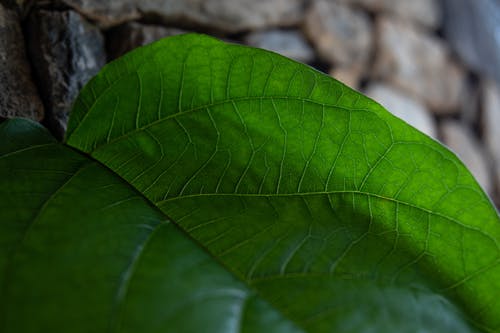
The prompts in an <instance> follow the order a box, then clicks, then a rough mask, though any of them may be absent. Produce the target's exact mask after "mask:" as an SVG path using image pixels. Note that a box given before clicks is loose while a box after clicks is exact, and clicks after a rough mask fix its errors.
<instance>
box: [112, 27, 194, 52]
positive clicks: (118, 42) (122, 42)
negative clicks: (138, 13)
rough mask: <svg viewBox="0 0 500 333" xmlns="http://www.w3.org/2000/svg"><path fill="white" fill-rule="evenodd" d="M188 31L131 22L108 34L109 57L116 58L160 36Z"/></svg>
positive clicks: (113, 29)
mask: <svg viewBox="0 0 500 333" xmlns="http://www.w3.org/2000/svg"><path fill="white" fill-rule="evenodd" d="M186 32H187V31H185V30H181V29H175V28H165V27H163V26H159V25H147V24H140V23H137V22H129V23H125V24H122V25H120V26H117V27H115V28H112V29H110V30H109V31H108V32H107V34H106V39H107V41H108V45H107V46H108V58H109V59H115V58H118V57H119V56H121V55H123V54H125V53H127V52H129V51H131V50H133V49H135V48H136V47H139V46H143V45H146V44H149V43H152V42H154V41H156V40H158V39H160V38H163V37H168V36H174V35H179V34H182V33H186Z"/></svg>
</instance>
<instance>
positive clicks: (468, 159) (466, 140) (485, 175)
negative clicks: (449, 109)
mask: <svg viewBox="0 0 500 333" xmlns="http://www.w3.org/2000/svg"><path fill="white" fill-rule="evenodd" d="M441 131H442V136H443V141H444V143H445V144H446V145H447V146H448V147H450V149H451V150H452V151H454V152H455V153H456V154H457V155H458V157H460V159H461V160H462V162H464V164H465V165H466V166H467V168H468V169H469V170H470V172H471V173H472V174H473V175H474V177H475V178H476V180H477V182H478V183H479V185H481V187H482V188H483V189H484V191H485V192H486V193H490V194H491V192H492V190H493V187H492V183H491V177H490V172H489V167H488V163H487V159H486V155H485V152H484V150H483V149H482V147H481V145H480V144H479V142H478V140H477V139H476V138H475V137H474V134H473V133H471V132H470V130H469V129H468V128H467V127H465V126H463V125H461V124H460V123H459V122H458V121H455V120H447V121H445V122H443V123H442V124H441Z"/></svg>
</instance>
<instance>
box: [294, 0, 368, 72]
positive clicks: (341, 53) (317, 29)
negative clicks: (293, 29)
mask: <svg viewBox="0 0 500 333" xmlns="http://www.w3.org/2000/svg"><path fill="white" fill-rule="evenodd" d="M304 30H305V33H306V34H307V36H308V37H309V39H310V40H311V41H312V43H313V44H314V45H315V46H316V48H317V50H318V53H319V56H320V57H321V58H323V59H324V60H325V61H327V62H330V63H332V64H334V65H338V66H340V67H351V66H353V65H354V64H358V65H363V64H364V63H366V61H367V60H368V58H369V56H370V54H371V47H372V38H371V24H370V21H369V19H368V16H367V15H366V14H365V13H363V12H361V11H356V10H354V9H352V8H350V7H349V6H346V5H342V4H340V3H337V2H334V1H327V0H316V1H314V2H313V3H312V5H311V7H310V9H309V11H308V13H307V14H306V19H305V25H304Z"/></svg>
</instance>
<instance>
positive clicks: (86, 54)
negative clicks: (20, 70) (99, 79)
mask: <svg viewBox="0 0 500 333" xmlns="http://www.w3.org/2000/svg"><path fill="white" fill-rule="evenodd" d="M29 36H30V44H29V45H30V49H29V53H30V56H31V59H32V61H33V63H34V67H35V70H36V76H37V77H38V80H39V82H41V83H43V84H41V86H40V89H41V92H42V94H43V97H44V102H45V105H46V107H47V114H48V115H50V116H49V119H50V123H49V126H50V127H52V130H53V132H55V133H56V134H57V135H58V136H59V137H62V136H63V134H64V132H65V130H66V123H67V120H68V116H69V112H70V109H71V106H72V104H73V102H74V100H75V98H76V96H77V95H78V93H79V92H80V90H81V88H82V87H83V85H84V84H85V83H87V81H88V80H89V79H90V78H92V77H93V76H94V75H95V74H97V72H98V71H99V69H101V67H102V66H104V64H105V62H106V54H105V48H104V39H103V37H102V35H101V33H100V31H99V30H98V29H97V28H95V27H94V26H92V25H90V24H89V23H87V22H86V21H85V20H84V19H83V18H82V17H81V16H80V15H79V14H77V13H76V12H74V11H62V12H58V11H57V12H56V11H46V10H40V11H35V12H34V13H32V15H31V16H30V19H29Z"/></svg>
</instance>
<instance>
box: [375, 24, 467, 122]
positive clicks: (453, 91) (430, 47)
mask: <svg viewBox="0 0 500 333" xmlns="http://www.w3.org/2000/svg"><path fill="white" fill-rule="evenodd" d="M377 44H378V45H377V49H378V50H379V52H378V53H377V57H376V61H375V65H374V74H375V76H376V77H377V78H381V79H383V80H386V81H389V82H390V83H391V84H392V85H394V86H397V87H399V88H401V89H403V90H405V91H407V92H408V93H410V94H412V95H413V96H415V97H416V98H417V99H419V100H422V101H424V102H425V103H426V105H427V106H428V107H429V108H430V109H431V111H433V112H436V113H441V114H443V113H453V112H458V111H459V109H460V102H461V95H462V92H463V89H464V82H465V74H464V71H463V70H462V68H460V67H459V66H458V65H457V64H455V63H454V62H453V61H452V59H451V58H450V56H449V52H448V50H447V48H446V46H445V45H444V44H443V43H442V42H441V41H440V40H438V39H436V38H433V37H431V36H430V35H427V34H424V33H423V32H422V31H420V30H419V29H416V28H414V27H413V26H411V25H408V24H404V23H402V22H401V21H398V20H394V19H389V18H387V17H382V18H381V19H379V20H378V22H377Z"/></svg>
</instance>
